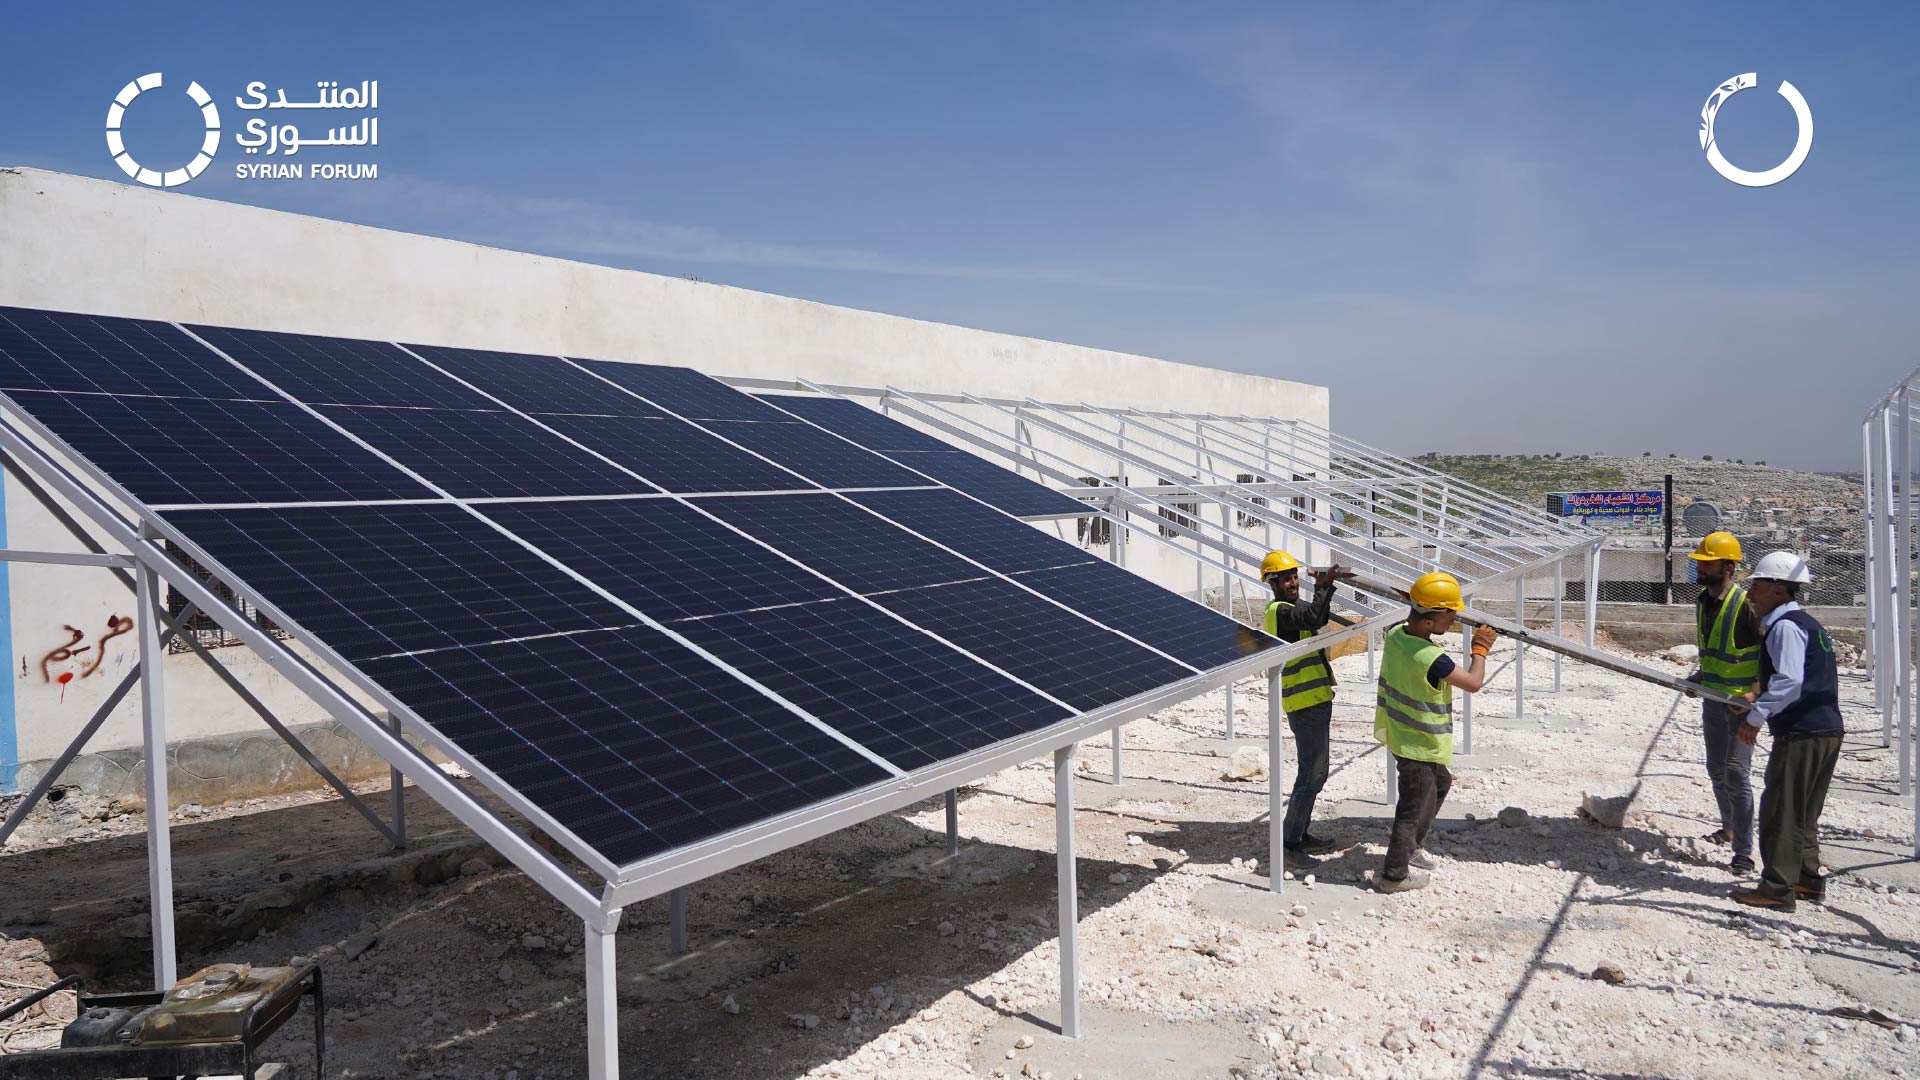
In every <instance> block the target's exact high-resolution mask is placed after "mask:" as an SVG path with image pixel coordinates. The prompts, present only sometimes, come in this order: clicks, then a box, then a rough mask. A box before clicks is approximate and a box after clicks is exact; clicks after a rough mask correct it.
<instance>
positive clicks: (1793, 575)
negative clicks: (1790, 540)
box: [1753, 551, 1813, 585]
mask: <svg viewBox="0 0 1920 1080" xmlns="http://www.w3.org/2000/svg"><path fill="white" fill-rule="evenodd" d="M1753 576H1754V577H1757V578H1767V579H1769V580H1772V581H1793V582H1799V583H1800V584H1803V585H1804V584H1806V583H1807V582H1809V581H1812V580H1813V574H1812V573H1810V572H1809V571H1808V570H1807V560H1805V559H1803V558H1801V557H1800V556H1798V555H1795V554H1794V553H1793V552H1791V551H1775V552H1771V553H1769V554H1766V555H1762V556H1761V557H1760V561H1759V562H1757V563H1754V564H1753Z"/></svg>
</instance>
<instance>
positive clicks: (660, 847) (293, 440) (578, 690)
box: [0, 308, 1277, 865]
mask: <svg viewBox="0 0 1920 1080" xmlns="http://www.w3.org/2000/svg"><path fill="white" fill-rule="evenodd" d="M0 392H4V394H5V395H6V398H7V400H8V402H9V403H10V405H11V406H12V407H13V408H14V410H15V411H16V412H18V413H20V414H23V415H24V416H25V417H28V418H30V420H31V421H33V422H34V423H36V424H37V425H39V426H40V427H41V428H42V429H43V430H44V432H45V433H46V434H49V435H51V436H53V437H55V438H57V439H58V440H60V442H62V443H64V444H65V452H67V453H68V454H69V455H70V456H72V457H74V458H75V459H77V460H79V461H81V462H84V463H86V464H88V465H91V466H92V467H93V468H94V469H95V470H96V471H97V473H98V474H99V475H100V476H102V477H103V478H105V480H106V481H107V482H109V483H110V484H112V485H115V486H117V487H118V488H120V489H121V490H122V492H123V493H124V494H125V495H126V496H127V497H129V498H130V499H132V500H133V501H136V502H138V503H140V504H143V505H144V506H145V508H146V510H147V511H149V512H150V513H152V514H153V515H154V516H156V517H157V518H158V519H159V521H160V522H161V523H162V524H163V525H164V526H165V527H167V528H168V529H169V530H171V531H173V532H175V533H177V537H176V538H177V539H178V540H180V541H181V542H183V543H184V544H185V545H186V546H187V548H188V549H189V550H190V551H193V552H194V553H195V554H196V557H203V558H202V559H201V561H203V562H204V563H206V564H207V565H208V566H210V567H213V568H215V570H216V572H217V573H218V574H219V575H220V576H221V577H222V579H223V580H224V581H226V582H227V583H228V584H229V585H231V586H234V587H236V588H237V589H239V590H240V591H241V592H243V593H244V594H246V595H247V596H248V597H249V598H250V599H253V600H255V601H256V602H257V603H259V604H260V605H261V606H263V607H264V608H265V609H266V610H267V611H268V612H269V613H271V614H272V615H273V616H274V617H275V618H277V619H279V620H282V621H283V622H284V623H285V624H286V625H287V626H288V627H289V628H290V629H294V630H295V631H296V632H297V634H298V635H299V636H301V637H302V638H303V639H304V640H306V641H307V642H308V643H309V644H310V645H313V646H314V647H316V648H317V649H320V650H321V651H322V652H323V654H330V657H331V659H333V660H335V661H336V662H338V663H339V664H341V665H344V666H348V667H351V668H352V669H355V670H357V671H358V672H359V673H360V674H361V675H362V676H364V677H365V679H367V680H369V681H370V682H372V683H373V684H375V685H377V686H378V687H380V688H381V689H383V690H384V691H385V692H386V693H387V694H388V695H390V697H391V698H392V700H393V701H394V702H395V703H397V704H398V705H399V706H401V707H402V708H404V709H405V710H407V711H409V712H411V713H412V714H413V715H414V716H416V717H418V718H419V719H420V720H421V721H423V722H425V723H427V724H429V725H431V726H432V727H433V728H434V729H435V730H437V731H438V732H439V733H440V734H442V735H444V736H445V737H446V739H448V740H449V741H451V742H452V743H453V744H454V745H455V746H457V747H458V749H459V750H460V751H461V752H462V753H463V754H465V755H466V756H467V757H468V758H469V759H470V760H471V761H472V763H474V764H475V765H477V766H478V767H479V769H480V771H481V773H482V776H483V779H484V778H486V777H488V776H489V775H490V776H491V777H494V778H497V779H498V781H499V782H500V783H502V784H505V785H507V786H509V787H511V788H512V789H514V790H516V791H517V792H519V793H520V794H521V795H522V796H524V797H525V799H526V800H527V801H528V802H529V803H531V804H532V805H533V806H535V807H537V808H538V809H539V810H540V811H541V812H543V813H544V814H546V815H547V816H548V817H549V818H550V819H551V822H552V823H553V824H555V825H557V826H558V828H559V829H560V830H561V831H562V832H564V833H565V834H567V835H569V836H571V837H573V838H577V840H578V841H579V843H580V844H581V845H584V847H586V848H589V849H591V850H592V851H593V852H595V853H597V854H599V855H600V856H603V857H604V858H605V859H607V860H608V861H610V862H612V863H613V864H615V865H625V864H629V863H632V862H634V861H637V860H640V859H643V858H647V857H649V856H652V855H656V854H659V853H661V852H663V851H666V850H668V849H671V848H674V847H678V846H682V845H685V844H689V843H692V842H695V841H698V840H701V839H705V838H708V837H711V836H714V835H716V834H718V833H720V832H724V831H726V830H728V829H731V828H734V827H737V826H740V825H743V824H746V823H749V822H752V821H756V820H760V819H763V818H767V817H771V816H775V815H779V814H783V813H786V812H788V811H792V810H795V809H798V808H801V807H804V806H807V805H809V804H812V803H816V802H818V801H820V800H823V799H827V798H831V797H834V796H836V795H842V794H845V793H848V792H851V791H854V790H856V789H859V788H862V787H866V786H868V785H872V784H876V783H880V782H883V781H886V780H889V779H891V778H898V777H900V776H902V775H904V774H906V773H909V772H911V771H913V770H915V769H919V768H923V767H926V766H929V765H932V764H934V763H937V762H940V761H943V760H946V759H949V758H952V757H955V756H957V755H963V754H967V753H970V752H973V751H977V750H981V749H983V748H985V747H988V746H991V745H993V744H995V743H997V742H1000V741H1002V740H1005V739H1008V738H1011V737H1014V736H1017V735H1021V734H1024V733H1028V732H1032V731H1036V730H1039V729H1042V728H1046V727H1048V726H1050V725H1053V724H1056V723H1059V722H1061V721H1063V720H1066V719H1069V718H1071V717H1073V716H1075V715H1077V714H1080V713H1083V712H1086V711H1088V710H1093V709H1097V708H1100V707H1102V706H1104V705H1109V704H1112V703H1115V702H1118V701H1121V700H1124V699H1126V698H1129V697H1132V696H1134V695H1136V694H1139V693H1142V692H1145V691H1147V690H1151V689H1154V688H1156V687H1159V686H1162V685H1165V684H1167V683H1171V682H1177V681H1180V680H1182V679H1186V678H1190V677H1193V676H1194V675H1195V674H1196V673H1197V672H1200V671H1204V670H1206V669H1208V668H1212V667H1217V666H1219V665H1221V664H1223V663H1226V662H1229V661H1232V660H1236V659H1240V658H1244V657H1246V656H1248V655H1250V654H1253V653H1257V652H1259V651H1261V650H1263V649H1266V648H1269V647H1272V646H1274V645H1275V644H1277V643H1275V642H1274V641H1273V640H1272V639H1270V638H1267V637H1266V636H1265V635H1261V634H1257V633H1254V632H1253V631H1251V630H1248V629H1246V628H1245V627H1242V626H1240V625H1239V624H1238V623H1236V622H1234V621H1232V620H1229V619H1226V618H1224V617H1222V616H1220V615H1218V614H1216V613H1213V612H1211V611H1209V610H1208V609H1206V608H1204V607H1202V606H1201V605H1199V604H1196V603H1193V602H1191V601H1189V600H1186V599H1184V598H1181V597H1178V596H1175V595H1174V594H1172V593H1168V592H1165V591H1164V590H1161V589H1159V588H1157V587H1155V586H1153V585H1151V584H1149V583H1147V582H1145V581H1143V580H1142V579H1140V578H1138V577H1135V576H1133V575H1131V574H1129V573H1127V572H1126V571H1124V570H1119V569H1117V568H1114V567H1111V566H1109V565H1107V564H1106V563H1104V562H1101V561H1100V560H1098V559H1096V558H1093V557H1092V556H1090V555H1088V554H1087V553H1086V552H1084V551H1081V550H1080V549H1079V548H1077V547H1075V546H1074V545H1072V544H1067V543H1064V542H1061V541H1059V540H1056V539H1054V538H1052V537H1051V536H1048V535H1046V534H1044V533H1042V532H1041V531H1040V530H1038V529H1035V528H1033V527H1032V526H1030V525H1027V524H1024V523H1022V522H1020V521H1018V520H1016V519H1015V518H1014V517H1011V516H1009V515H1008V514H1007V513H1005V512H1002V510H1000V509H995V508H994V507H992V506H989V505H986V504H985V503H983V502H982V501H981V499H982V498H987V499H988V501H992V499H991V496H993V495H995V494H996V493H1004V492H1005V491H1007V490H1012V491H1013V492H1014V493H1015V496H1016V498H1025V496H1023V495H1021V493H1020V491H1019V488H1018V486H1017V485H1006V484H1004V483H1002V484H1001V485H1000V486H999V487H994V486H993V485H986V484H972V486H968V485H964V484H957V483H956V484H953V485H944V484H942V483H940V482H937V480H936V479H930V477H939V476H941V475H942V474H943V473H950V474H952V475H960V471H959V470H958V469H954V468H951V467H950V466H947V465H945V464H942V465H940V466H939V467H936V468H923V467H922V465H921V464H920V462H922V461H924V460H926V459H929V458H933V457H935V456H937V455H943V454H960V455H961V456H963V457H967V458H969V459H971V460H973V461H974V462H976V463H977V466H978V468H984V469H988V470H993V471H994V472H998V473H1001V474H1003V475H1004V476H1005V477H1006V478H1008V479H1010V480H1013V481H1017V482H1018V484H1023V485H1027V486H1029V487H1035V488H1038V490H1039V491H1041V492H1043V493H1044V494H1046V495H1052V496H1056V497H1059V498H1064V496H1057V493H1055V492H1051V491H1048V490H1047V489H1045V488H1043V487H1039V485H1034V484H1032V483H1031V482H1030V481H1026V480H1023V479H1021V478H1019V477H1016V476H1014V475H1013V474H1012V473H1008V472H1006V471H1005V470H1000V469H996V468H995V467H994V466H992V465H990V464H988V463H986V462H984V461H980V460H979V459H977V458H973V457H972V455H970V454H966V453H965V452H964V451H954V450H952V449H951V448H945V447H941V448H938V449H934V448H928V447H925V446H919V445H913V444H912V442H911V439H910V438H909V437H912V438H918V439H925V438H926V437H925V436H920V435H918V434H917V433H914V432H911V431H910V430H909V429H906V428H904V427H903V426H902V425H898V424H895V423H893V422H892V421H890V420H887V419H886V418H885V417H880V416H878V414H873V413H871V412H870V411H867V410H860V411H862V412H866V413H867V415H868V416H870V417H872V419H873V420H876V421H879V424H878V425H875V424H873V423H871V422H870V421H867V420H865V419H859V418H852V419H851V420H850V419H849V418H848V416H845V415H840V414H841V413H842V412H843V411H842V410H839V409H837V408H836V409H824V410H818V411H812V410H814V409H815V406H812V405H795V404H794V401H796V400H798V399H780V401H779V404H780V406H781V407H780V408H775V407H774V405H772V404H769V403H767V402H765V401H761V400H758V399H756V398H754V397H752V396H750V395H746V394H742V393H739V392H737V391H735V390H733V389H731V388H729V387H727V386H726V385H724V384H722V383H720V382H718V381H717V380H714V379H711V378H709V377H707V376H705V375H701V374H699V373H697V372H694V371H691V370H688V369H685V368H672V367H659V366H652V365H642V364H629V363H615V362H607V361H596V360H578V359H570V358H561V357H550V356H533V355H523V354H514V353H496V352H483V351H476V350H469V349H452V348H441V347H433V346H419V345H400V344H393V343H385V342H372V341H354V340H348V339H340V338H324V337H314V336H309V335H297V334H283V333H269V332H265V331H256V330H235V329H227V328H219V327H202V326H192V327H187V328H186V329H184V330H183V329H182V328H180V327H176V326H174V325H172V324H168V323H161V322H152V321H141V320H132V319H121V318H109V317H101V316H87V315H71V314H62V313H53V312H43V311H30V310H23V309H13V308H0ZM841 404H850V403H841ZM853 408H855V409H859V408H860V407H859V406H853ZM802 417H805V419H802ZM818 417H827V418H828V419H830V420H835V422H834V423H831V424H824V425H823V424H818V423H815V422H810V421H814V420H816V419H817V418H818ZM836 417H838V419H837V420H836ZM891 428H898V429H899V431H902V432H906V433H907V434H906V435H905V436H903V435H900V434H899V433H898V432H895V431H892V430H890V429H891ZM836 432H838V433H839V434H836ZM848 432H851V433H852V435H854V436H859V437H857V438H851V441H850V439H849V438H842V437H841V434H846V433H848ZM927 441H932V440H927ZM856 443H863V444H865V445H856ZM867 447H874V448H875V449H871V450H870V449H868V448H867ZM916 455H917V456H916ZM967 475H968V476H972V475H973V474H971V473H970V474H967ZM956 488H958V489H959V490H955V489H956ZM963 492H971V494H967V493H963ZM976 496H979V497H976ZM1067 501H1068V502H1072V500H1067ZM1075 507H1076V508H1077V507H1078V504H1077V503H1076V504H1075Z"/></svg>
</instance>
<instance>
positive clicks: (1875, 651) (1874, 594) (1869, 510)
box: [1860, 422, 1893, 746]
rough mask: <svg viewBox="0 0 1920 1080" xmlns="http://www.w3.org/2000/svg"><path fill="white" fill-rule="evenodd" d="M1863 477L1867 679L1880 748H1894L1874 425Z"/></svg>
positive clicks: (1864, 442)
mask: <svg viewBox="0 0 1920 1080" xmlns="http://www.w3.org/2000/svg"><path fill="white" fill-rule="evenodd" d="M1860 475H1861V476H1862V477H1864V478H1865V479H1866V483H1865V485H1864V487H1865V489H1866V490H1865V495H1866V498H1865V499H1864V500H1862V501H1863V504H1864V516H1865V518H1866V533H1865V535H1866V538H1867V552H1866V555H1867V587H1866V598H1867V650H1866V652H1867V656H1866V659H1867V677H1868V678H1869V679H1871V680H1873V707H1874V708H1875V709H1876V710H1878V711H1879V712H1880V714H1881V725H1880V745H1881V746H1892V745H1893V728H1892V724H1891V722H1890V721H1891V718H1890V717H1888V716H1887V715H1886V680H1885V679H1882V678H1881V677H1880V618H1881V615H1880V590H1879V589H1878V588H1877V587H1876V585H1877V583H1878V582H1879V580H1880V560H1881V559H1883V558H1884V557H1885V554H1884V552H1883V551H1882V550H1881V549H1882V547H1883V546H1884V545H1882V544H1880V543H1878V542H1877V541H1876V539H1875V537H1876V536H1877V535H1878V533H1877V530H1878V529H1879V523H1880V519H1879V515H1878V514H1877V513H1876V512H1875V510H1874V498H1875V494H1876V493H1877V492H1878V490H1879V487H1880V484H1879V479H1878V476H1877V474H1876V473H1875V472H1874V468H1873V425H1872V423H1871V422H1868V423H1863V424H1861V425H1860Z"/></svg>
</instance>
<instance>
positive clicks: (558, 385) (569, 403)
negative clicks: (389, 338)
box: [397, 343, 666, 417]
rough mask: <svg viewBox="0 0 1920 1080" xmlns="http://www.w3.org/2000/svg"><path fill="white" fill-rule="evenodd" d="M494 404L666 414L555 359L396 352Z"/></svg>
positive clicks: (422, 348)
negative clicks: (463, 384) (476, 390)
mask: <svg viewBox="0 0 1920 1080" xmlns="http://www.w3.org/2000/svg"><path fill="white" fill-rule="evenodd" d="M397 347H398V348H399V349H401V350H402V351H404V352H406V353H409V354H411V355H412V356H414V357H415V358H417V359H419V360H422V361H425V362H426V363H428V364H431V365H432V366H433V367H435V368H437V369H439V370H440V371H442V372H444V373H445V374H447V375H448V376H450V377H452V378H455V379H460V380H462V381H464V382H466V383H468V384H469V385H472V386H475V387H484V388H486V389H484V390H482V391H480V392H483V393H486V394H488V395H490V396H491V397H492V398H493V399H496V400H497V402H498V403H501V404H506V405H510V406H512V407H513V408H516V409H519V410H521V411H523V412H528V413H534V414H539V413H580V414H585V415H597V416H634V417H640V416H652V417H662V416H665V415H666V413H664V412H662V411H661V410H660V409H658V408H656V407H655V406H653V405H652V404H651V403H649V402H647V401H645V400H643V399H641V398H639V397H637V396H634V395H632V394H609V393H607V392H606V391H607V384H606V382H605V380H602V379H598V378H596V377H594V376H592V375H590V374H588V373H587V372H584V371H581V370H580V369H579V368H577V367H574V366H573V365H571V364H567V363H564V362H563V361H562V360H561V358H560V357H559V356H543V355H538V354H534V353H506V352H490V351H487V350H483V349H456V348H451V347H448V346H444V345H414V344H406V343H401V344H398V346H397Z"/></svg>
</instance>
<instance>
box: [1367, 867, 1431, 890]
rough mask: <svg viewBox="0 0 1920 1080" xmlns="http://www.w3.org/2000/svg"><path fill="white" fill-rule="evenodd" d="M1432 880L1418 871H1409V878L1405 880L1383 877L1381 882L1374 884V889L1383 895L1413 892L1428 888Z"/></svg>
mask: <svg viewBox="0 0 1920 1080" xmlns="http://www.w3.org/2000/svg"><path fill="white" fill-rule="evenodd" d="M1431 880H1433V879H1432V878H1429V877H1428V876H1427V875H1425V874H1423V873H1421V872H1420V871H1418V870H1409V871H1407V876H1406V877H1403V878H1397V879H1396V878H1390V877H1385V876H1382V877H1381V878H1380V880H1379V881H1377V882H1375V883H1374V887H1375V888H1377V889H1379V890H1380V891H1381V892H1383V893H1396V892H1412V891H1413V890H1415V889H1424V888H1426V887H1427V883H1428V882H1430V881H1431Z"/></svg>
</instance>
